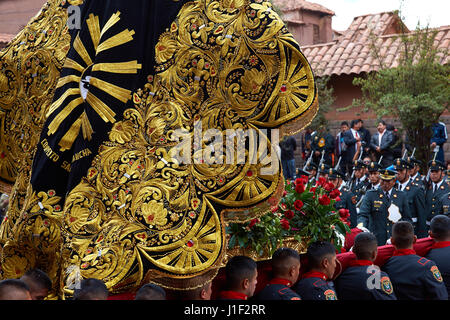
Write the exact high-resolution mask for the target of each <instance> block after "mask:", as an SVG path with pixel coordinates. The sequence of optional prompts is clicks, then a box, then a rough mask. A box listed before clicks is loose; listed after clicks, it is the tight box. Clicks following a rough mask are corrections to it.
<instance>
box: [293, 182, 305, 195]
mask: <svg viewBox="0 0 450 320" xmlns="http://www.w3.org/2000/svg"><path fill="white" fill-rule="evenodd" d="M295 191H296V192H297V193H298V194H302V193H303V192H305V185H304V184H303V183H299V184H297V185H296V186H295Z"/></svg>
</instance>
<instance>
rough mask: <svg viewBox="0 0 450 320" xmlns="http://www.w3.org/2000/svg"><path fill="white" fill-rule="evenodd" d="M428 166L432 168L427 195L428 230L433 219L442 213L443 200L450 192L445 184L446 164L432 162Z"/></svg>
mask: <svg viewBox="0 0 450 320" xmlns="http://www.w3.org/2000/svg"><path fill="white" fill-rule="evenodd" d="M428 166H429V167H430V183H429V184H428V188H427V190H426V193H425V206H426V208H427V209H428V214H427V222H426V223H427V227H428V228H427V229H429V226H430V221H431V219H433V217H434V216H435V215H438V214H440V213H442V211H441V210H442V202H441V199H442V198H443V197H444V195H446V194H447V193H448V192H449V191H450V188H449V186H448V184H447V183H445V182H444V169H445V165H444V163H442V162H441V161H439V160H432V161H430V162H429V163H428Z"/></svg>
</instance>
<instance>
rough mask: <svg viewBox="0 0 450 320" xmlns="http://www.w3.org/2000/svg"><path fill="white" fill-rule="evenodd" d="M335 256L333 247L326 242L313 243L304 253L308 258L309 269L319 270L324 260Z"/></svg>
mask: <svg viewBox="0 0 450 320" xmlns="http://www.w3.org/2000/svg"><path fill="white" fill-rule="evenodd" d="M334 254H336V249H335V247H334V246H333V245H332V244H331V243H330V242H327V241H316V242H313V243H312V244H311V245H310V246H309V247H308V251H307V252H306V256H307V257H308V265H309V267H310V268H320V265H321V263H322V261H323V259H324V258H327V257H328V256H332V255H334Z"/></svg>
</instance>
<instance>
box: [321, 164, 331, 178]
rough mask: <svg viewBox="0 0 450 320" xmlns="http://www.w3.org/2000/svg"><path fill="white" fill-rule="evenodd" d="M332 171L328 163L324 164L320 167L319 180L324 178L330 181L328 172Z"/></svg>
mask: <svg viewBox="0 0 450 320" xmlns="http://www.w3.org/2000/svg"><path fill="white" fill-rule="evenodd" d="M329 170H330V166H329V165H327V164H326V163H322V164H321V165H320V166H319V178H320V177H323V178H325V179H328V171H329Z"/></svg>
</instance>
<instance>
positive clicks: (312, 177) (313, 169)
mask: <svg viewBox="0 0 450 320" xmlns="http://www.w3.org/2000/svg"><path fill="white" fill-rule="evenodd" d="M306 171H308V172H309V175H308V177H309V180H308V182H309V183H312V184H315V183H316V175H317V164H316V163H314V162H311V163H310V164H309V165H308V166H307V167H306Z"/></svg>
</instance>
